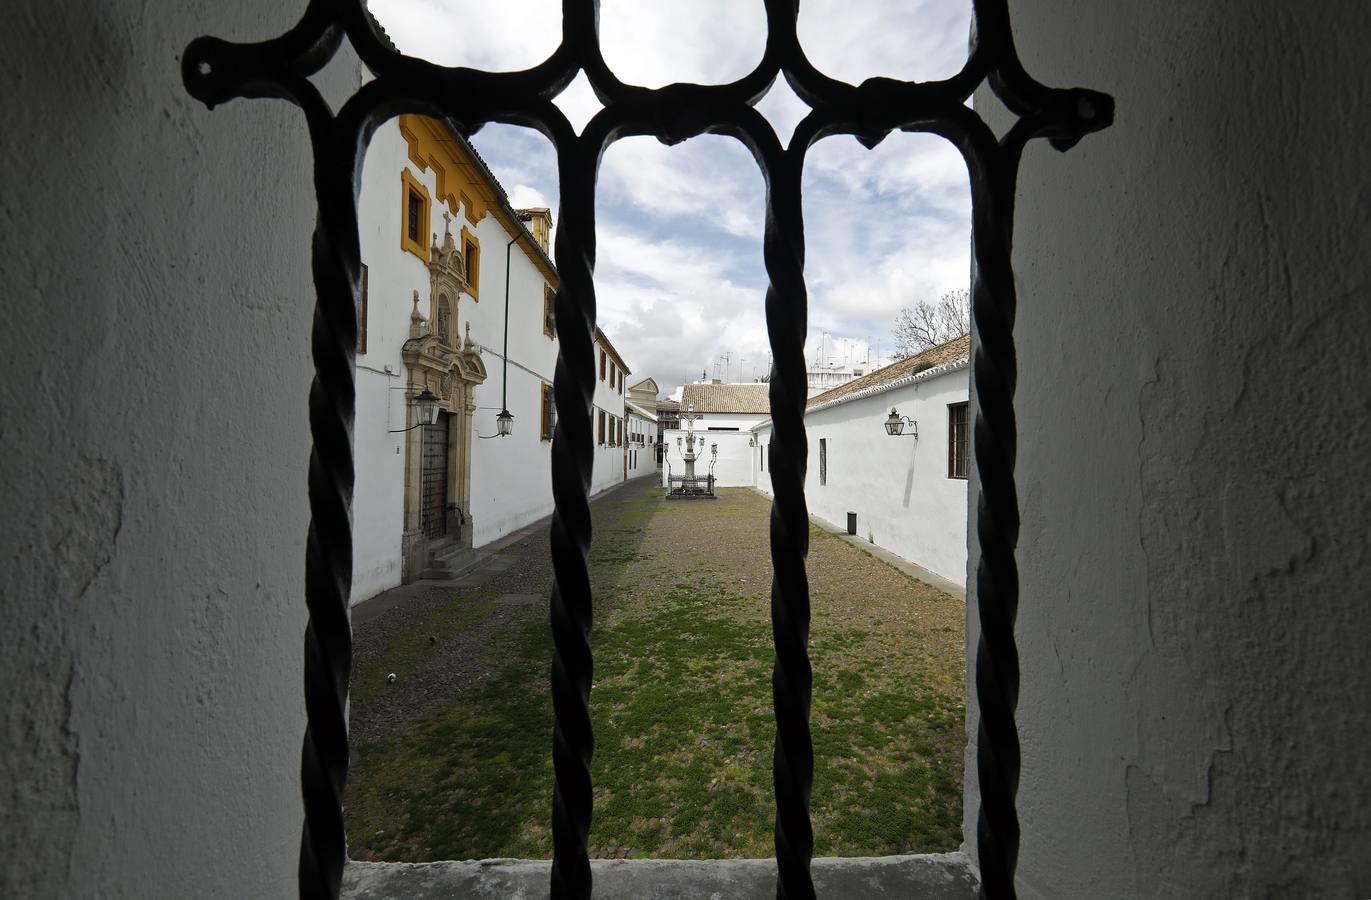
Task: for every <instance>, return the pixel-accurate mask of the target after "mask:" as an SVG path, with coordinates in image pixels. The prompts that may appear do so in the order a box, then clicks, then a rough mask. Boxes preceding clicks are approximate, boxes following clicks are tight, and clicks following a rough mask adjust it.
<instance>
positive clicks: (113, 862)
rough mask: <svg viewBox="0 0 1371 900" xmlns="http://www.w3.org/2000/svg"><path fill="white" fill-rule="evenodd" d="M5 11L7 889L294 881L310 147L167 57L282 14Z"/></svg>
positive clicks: (284, 120)
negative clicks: (200, 89)
mask: <svg viewBox="0 0 1371 900" xmlns="http://www.w3.org/2000/svg"><path fill="white" fill-rule="evenodd" d="M6 9H8V10H9V13H8V14H7V22H6V26H5V28H4V29H3V30H0V84H4V85H5V100H4V106H5V129H4V132H3V133H0V172H2V173H3V175H2V176H0V178H3V180H4V184H5V190H4V191H3V192H0V193H2V196H0V208H3V214H4V219H5V222H6V225H5V237H4V239H3V241H0V272H3V273H4V278H5V300H4V321H5V327H4V328H3V329H0V483H3V484H4V486H5V488H4V490H5V500H4V515H3V516H0V598H3V600H0V607H3V609H4V616H5V627H4V628H3V629H0V692H3V696H4V698H5V699H4V704H3V706H4V712H3V717H4V719H3V720H4V727H3V730H2V731H0V733H2V734H3V735H4V738H3V747H2V748H0V896H2V897H5V898H16V900H18V898H57V897H61V898H94V897H102V898H126V897H254V898H263V900H270V898H287V897H293V896H295V895H296V893H297V892H296V890H295V881H296V868H297V865H296V859H297V853H298V848H299V843H300V827H301V821H302V812H301V805H300V782H299V776H298V771H299V764H300V736H301V734H302V733H303V730H304V721H305V714H304V702H303V697H302V694H301V685H302V683H303V682H302V678H301V666H302V657H301V636H302V634H303V632H304V627H305V618H306V615H305V606H304V600H303V596H304V559H305V534H306V530H307V527H308V520H309V513H308V500H307V493H306V470H307V466H308V459H309V448H310V438H309V421H308V411H307V403H308V394H309V383H310V379H311V377H312V365H311V362H310V351H309V341H310V321H311V315H312V308H313V303H314V288H313V285H312V283H311V278H310V241H311V235H312V233H313V231H314V223H315V202H314V190H313V185H312V184H311V181H310V177H309V173H310V172H311V171H312V165H313V164H312V154H311V150H310V145H309V135H308V131H307V129H306V127H305V122H304V116H303V114H302V113H301V112H300V111H299V110H298V109H296V108H294V107H293V106H291V105H290V104H288V103H284V102H281V101H279V100H234V101H231V102H226V103H223V104H221V105H219V106H216V107H215V109H214V110H213V111H210V110H207V109H206V108H205V106H204V105H203V104H201V103H200V102H198V101H196V100H194V99H192V98H191V97H190V96H189V95H188V94H187V93H186V91H185V88H184V86H183V85H182V82H181V70H180V66H179V60H180V57H181V53H182V50H183V49H184V48H185V46H186V44H187V43H189V42H190V41H191V40H192V39H193V38H195V37H197V36H199V35H202V34H212V35H217V36H220V37H223V38H226V39H228V40H233V41H255V40H261V39H264V38H266V37H268V36H272V35H276V34H280V33H282V32H284V31H285V30H287V29H289V28H291V27H292V26H294V25H295V23H296V22H297V20H298V18H299V10H298V8H297V9H292V8H290V7H289V6H288V5H285V4H281V3H274V2H272V3H268V2H261V0H247V2H243V3H218V2H205V0H188V2H185V3H169V4H160V5H159V6H158V7H157V8H156V9H155V10H153V9H150V8H149V7H148V6H147V5H146V4H144V3H142V2H135V0H105V2H102V3H98V4H54V3H20V4H18V5H17V6H16V5H9V6H7V7H6ZM315 81H316V83H318V84H319V85H320V88H321V90H323V91H324V92H325V94H326V95H328V96H337V95H342V96H346V95H347V94H349V93H350V92H351V91H353V90H355V89H356V87H357V86H358V84H359V83H360V67H359V66H358V64H357V62H356V60H355V58H353V57H352V56H351V53H350V51H349V50H348V48H347V47H346V46H344V47H343V50H342V55H341V56H340V57H339V58H338V59H337V60H336V61H335V62H334V63H333V64H331V65H330V66H329V67H328V68H326V69H325V70H324V71H323V72H321V73H319V74H318V75H316V76H315Z"/></svg>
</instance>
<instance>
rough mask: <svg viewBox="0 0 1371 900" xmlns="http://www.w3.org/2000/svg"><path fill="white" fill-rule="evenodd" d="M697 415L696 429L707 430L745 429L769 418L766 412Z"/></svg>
mask: <svg viewBox="0 0 1371 900" xmlns="http://www.w3.org/2000/svg"><path fill="white" fill-rule="evenodd" d="M698 415H699V416H700V418H698V419H696V420H695V430H696V431H708V430H709V429H710V428H737V429H738V430H739V431H746V430H747V429H749V428H752V427H753V426H755V425H758V424H759V423H761V422H765V421H766V420H767V419H769V418H770V415H769V414H768V413H698Z"/></svg>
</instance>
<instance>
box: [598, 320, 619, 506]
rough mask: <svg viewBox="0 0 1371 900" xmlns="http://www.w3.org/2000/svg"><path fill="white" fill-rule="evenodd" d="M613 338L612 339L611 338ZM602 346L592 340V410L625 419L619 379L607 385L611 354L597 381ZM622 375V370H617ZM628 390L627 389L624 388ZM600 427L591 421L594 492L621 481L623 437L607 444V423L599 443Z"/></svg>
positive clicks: (611, 360)
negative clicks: (602, 377) (593, 442)
mask: <svg viewBox="0 0 1371 900" xmlns="http://www.w3.org/2000/svg"><path fill="white" fill-rule="evenodd" d="M611 340H612V338H611ZM602 346H603V345H602V344H601V343H600V341H598V340H597V341H596V342H595V377H596V382H595V401H594V402H595V409H596V411H597V419H598V411H599V410H604V411H605V413H606V415H608V416H615V417H617V418H618V419H619V420H621V421H622V420H623V418H624V394H623V392H622V391H621V390H620V388H621V387H622V386H623V383H622V381H620V380H619V379H616V380H615V386H614V387H610V386H609V365H610V364H611V363H612V362H613V357H610V358H609V359H608V360H607V361H606V362H605V377H604V379H603V380H600V350H601V347H602ZM620 376H622V372H621V373H620ZM624 390H627V388H624ZM598 428H599V426H598V424H597V422H592V423H591V435H592V436H593V437H594V438H595V440H596V442H597V443H596V444H595V471H594V474H593V475H592V476H591V481H590V492H591V493H592V494H597V493H599V492H600V491H603V490H606V489H608V488H611V487H614V485H616V484H620V483H621V482H623V480H624V447H623V437H622V435H620V436H619V438H618V439H617V441H616V443H615V444H610V443H609V425H608V424H606V425H605V443H603V444H601V443H599V442H598V441H599V431H598V430H597V429H598Z"/></svg>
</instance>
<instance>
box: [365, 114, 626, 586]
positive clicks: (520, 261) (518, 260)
mask: <svg viewBox="0 0 1371 900" xmlns="http://www.w3.org/2000/svg"><path fill="white" fill-rule="evenodd" d="M402 167H403V168H407V169H408V170H409V171H410V174H411V175H413V176H414V177H415V178H416V179H418V180H419V181H421V182H422V183H423V184H424V185H425V186H426V187H427V188H428V189H429V191H430V193H432V194H436V188H437V185H436V180H435V177H434V174H433V172H432V170H429V171H427V172H419V171H418V169H417V168H416V167H415V166H414V165H413V164H412V163H411V162H410V161H409V158H408V149H407V145H406V143H405V141H404V139H403V138H402V137H401V136H400V130H399V125H398V123H397V122H395V121H391V122H388V123H386V124H385V125H384V126H382V127H381V128H380V129H378V130H377V132H376V135H375V136H374V137H373V139H372V142H371V145H370V148H369V150H368V152H367V159H366V165H365V168H364V170H363V178H362V189H361V195H360V199H359V217H360V222H361V225H360V230H361V241H362V262H364V263H365V264H366V265H367V266H368V269H369V279H368V280H369V300H368V303H369V309H368V316H367V352H366V353H365V354H360V355H359V356H358V376H357V380H358V408H357V425H356V429H355V432H354V444H355V452H356V454H357V490H356V495H355V500H354V522H355V523H356V525H355V527H354V557H355V561H354V586H353V601H354V602H360V601H361V600H363V599H366V598H367V597H370V596H372V595H374V594H376V593H377V592H379V591H381V590H385V589H386V588H389V587H393V586H395V585H397V584H399V583H400V539H401V534H402V532H403V526H404V519H403V516H404V453H403V450H404V446H405V435H404V434H389V433H388V432H389V431H390V430H391V429H399V428H404V427H405V426H406V424H407V421H406V410H405V407H404V391H403V388H404V385H405V381H406V370H405V366H404V363H403V361H402V360H401V358H400V349H401V347H402V345H403V344H404V342H405V340H406V339H407V338H408V337H409V326H410V315H411V312H412V310H413V302H412V296H413V292H414V291H416V290H417V291H419V297H420V303H419V312H420V314H421V315H423V316H424V317H425V318H426V319H428V320H429V321H430V322H431V321H432V316H433V310H432V309H431V308H430V297H429V294H430V291H429V273H428V267H427V266H426V265H425V264H424V262H423V261H422V260H420V259H419V258H418V257H416V256H414V255H413V254H411V253H406V252H404V251H403V250H401V249H400V240H399V236H400V229H401V222H400V215H401V203H400V197H401V186H400V170H401V168H402ZM446 211H447V207H446V205H445V204H442V203H439V202H437V201H436V200H435V202H434V203H433V204H431V207H430V221H429V224H428V230H427V234H429V235H433V234H437V235H439V239H440V240H441V239H442V237H441V236H442V234H443V231H444V226H445V222H444V220H443V218H442V215H443V213H444V212H446ZM464 212H465V211H464V210H462V209H458V210H455V211H453V212H452V213H451V215H452V221H451V225H450V226H449V227H450V228H451V230H452V233H453V236H454V238H455V239H458V240H460V232H461V228H462V227H463V226H465V227H466V228H467V229H469V230H470V231H472V232H473V233H474V234H475V235H476V237H477V239H478V240H479V241H480V245H481V263H480V273H479V285H478V288H479V296H480V299H479V300H476V299H474V298H473V297H471V296H470V295H467V294H463V295H462V296H461V300H460V302H459V304H458V310H457V322H456V327H457V334H458V335H460V336H462V337H463V338H464V337H465V336H466V333H467V331H466V329H467V325H468V324H470V326H471V332H470V333H471V338H472V340H473V341H475V342H476V343H477V344H479V345H480V346H481V348H482V350H481V358H482V360H483V361H484V362H485V365H486V370H487V376H488V377H487V379H486V381H485V383H484V384H482V385H480V386H478V387H477V388H476V390H475V399H476V404H477V411H476V414H475V417H474V429H473V430H474V435H473V440H472V447H471V453H472V478H471V503H470V510H469V512H470V514H471V516H472V517H473V519H474V522H475V529H474V532H473V535H472V542H473V545H474V546H477V547H480V546H482V545H484V544H487V543H489V542H490V541H492V540H495V539H497V538H499V537H501V536H503V535H505V534H508V533H509V532H511V531H514V530H516V529H518V528H520V527H522V526H523V525H526V524H528V523H529V522H532V521H535V520H536V519H538V518H540V517H542V516H544V515H547V514H548V513H549V512H551V511H552V494H551V475H550V471H549V459H550V447H551V443H550V442H549V441H544V440H541V439H540V429H539V416H540V414H541V397H542V395H541V385H542V383H543V382H544V381H546V382H547V383H551V380H552V376H553V370H554V366H555V363H556V356H557V342H556V340H555V339H554V338H549V337H548V336H547V335H545V334H544V333H543V285H544V283H545V281H544V279H543V276H542V273H541V272H540V271H539V270H538V269H537V267H536V266H534V264H533V262H532V261H531V260H530V259H529V258H528V256H527V254H526V253H525V252H524V251H523V250H522V249H521V246H520V245H517V244H516V245H515V246H514V247H513V248H512V249H511V251H510V292H509V302H510V311H509V358H510V364H509V366H508V379H509V384H508V389H507V398H508V399H507V402H508V406H509V411H510V412H511V413H512V414H513V415H514V432H513V434H512V435H511V436H510V437H506V438H490V439H488V440H487V439H481V438H480V437H478V436H489V435H494V434H495V433H496V428H495V416H496V414H497V413H498V412H499V411H500V408H501V402H502V393H504V392H505V384H504V380H505V378H506V374H505V367H504V366H503V355H502V354H503V349H504V347H503V344H504V338H505V335H504V316H505V307H504V303H505V249H506V245H507V243H508V242H509V239H510V237H511V235H510V234H509V232H508V231H506V230H505V228H504V226H503V225H502V224H501V223H500V220H499V219H498V218H496V216H495V215H493V214H489V215H487V216H485V217H484V218H483V219H482V220H481V221H480V223H479V224H477V225H475V226H473V225H472V224H471V223H470V222H469V221H468V220H467V218H466V216H465V214H464ZM523 240H525V241H526V240H527V238H525V239H523ZM386 367H389V368H390V370H391V373H390V374H387V373H386V372H385V370H386ZM395 388H400V389H401V390H393V389H395ZM604 465H609V464H608V463H607V462H606V463H605V464H604ZM600 466H601V463H600V460H598V459H597V469H598V468H599V467H600ZM621 468H622V467H621ZM598 487H603V483H602V482H601V481H600V480H599V479H597V488H598Z"/></svg>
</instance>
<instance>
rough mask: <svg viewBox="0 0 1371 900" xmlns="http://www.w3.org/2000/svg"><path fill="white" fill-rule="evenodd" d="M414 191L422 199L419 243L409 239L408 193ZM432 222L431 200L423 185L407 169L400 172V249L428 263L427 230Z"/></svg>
mask: <svg viewBox="0 0 1371 900" xmlns="http://www.w3.org/2000/svg"><path fill="white" fill-rule="evenodd" d="M410 191H414V192H415V193H417V194H418V195H419V196H421V197H423V198H424V208H423V211H422V212H420V213H419V226H420V231H419V242H418V243H417V244H416V243H415V242H414V241H411V240H410V239H409V192H410ZM432 222H433V198H432V197H431V196H429V193H428V188H426V187H424V183H423V182H422V181H420V180H419V179H417V178H415V177H414V176H413V175H412V174H410V171H409V169H401V170H400V249H401V250H404V251H405V252H407V253H413V254H414V255H415V256H417V257H419V258H420V259H422V260H423V261H424V262H425V263H427V262H428V229H429V225H430V224H431V223H432Z"/></svg>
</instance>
